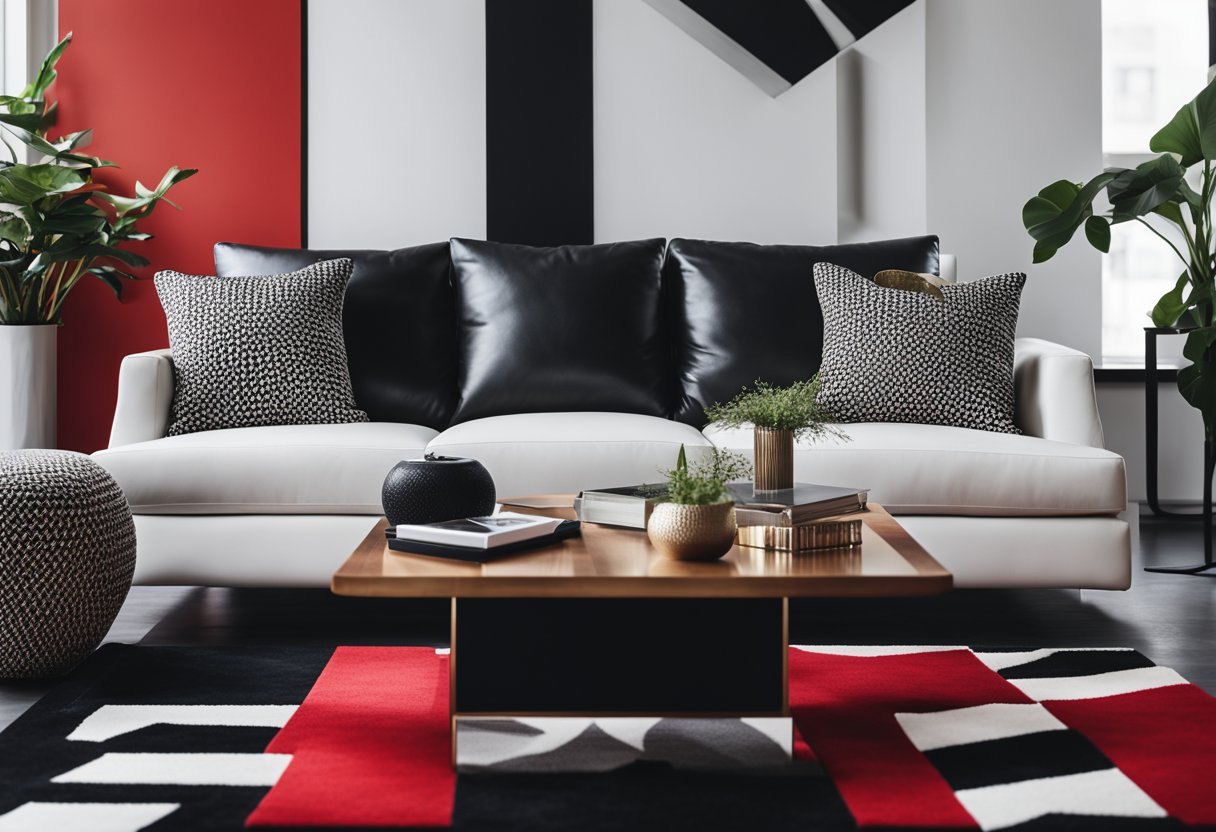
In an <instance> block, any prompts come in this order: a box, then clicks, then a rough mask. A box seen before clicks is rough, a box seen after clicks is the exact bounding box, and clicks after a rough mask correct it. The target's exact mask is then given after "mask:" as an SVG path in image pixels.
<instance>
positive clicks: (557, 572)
mask: <svg viewBox="0 0 1216 832" xmlns="http://www.w3.org/2000/svg"><path fill="white" fill-rule="evenodd" d="M500 502H502V503H503V504H505V505H507V506H509V507H510V509H511V510H512V511H520V512H528V513H533V514H544V515H549V516H553V517H565V518H572V517H574V509H573V508H572V503H573V497H572V496H571V495H542V496H538V497H524V498H514V499H513V498H504V499H502V500H500ZM859 516H860V518H861V520H862V522H863V527H862V543H861V545H860V546H855V547H852V548H848V549H823V550H818V551H813V552H799V553H796V554H795V553H789V552H776V551H772V550H766V549H756V548H752V547H748V546H735V547H733V548H732V549H731V550H730V551H729V552H728V553H727V554H726V556H725V557H724V558H722V560H718V561H711V562H708V563H704V562H701V563H694V562H688V561H674V560H669V559H668V558H665V557H663V556H662V555H660V554H659V553H658V552H657V551H655V549H653V548H652V547H651V545H650V541H649V540H648V539H647V537H646V532H644V531H641V530H639V529H622V528H616V527H612V526H600V525H595V524H592V523H584V524H583V528H582V535H581V536H580V537H574V538H570V539H568V540H564V541H562V542H561V543H556V544H553V545H551V546H546V547H544V548H541V549H536V550H534V551H531V552H521V553H518V554H514V555H508V556H506V557H503V558H500V559H498V560H493V561H491V562H489V563H468V562H465V561H456V560H447V559H444V558H437V557H429V556H426V555H414V554H407V553H404V552H395V551H393V550H391V549H389V548H388V545H387V544H386V543H385V538H384V529H385V527H386V526H387V525H388V521H387V520H384V519H381V520H380V522H379V523H377V524H376V526H375V528H373V529H372V530H371V531H370V532H368V535H367V537H366V538H364V540H363V542H362V543H360V544H359V547H358V548H357V549H355V551H354V552H353V553H352V554H351V556H350V557H349V558H347V559H346V562H345V563H344V564H342V566H341V568H339V569H338V571H337V572H335V573H334V576H333V580H332V581H331V584H330V586H331V589H332V590H333V592H335V593H336V594H338V595H355V596H369V597H380V598H780V597H795V598H798V597H802V598H806V597H865V596H908V595H933V594H936V593H941V592H946V591H948V590H949V589H950V588H951V587H952V585H953V577H952V576H951V574H950V573H949V572H948V571H946V569H945V568H944V567H943V566H942V565H941V564H940V563H938V562H937V561H936V560H934V559H933V557H932V556H931V555H930V554H929V553H928V552H926V551H925V550H924V549H923V548H922V547H921V545H920V544H919V543H917V542H916V541H915V540H913V539H912V538H911V536H910V535H909V534H908V533H907V532H906V531H905V530H904V528H903V527H902V526H900V525H899V523H898V522H896V520H895V519H894V518H893V517H892V516H891V515H890V514H888V513H887V512H886V511H885V510H884V509H883V508H882V507H881V506H879V505H876V504H874V503H871V504H870V508H869V510H868V511H866V512H864V513H862V514H861V515H859Z"/></svg>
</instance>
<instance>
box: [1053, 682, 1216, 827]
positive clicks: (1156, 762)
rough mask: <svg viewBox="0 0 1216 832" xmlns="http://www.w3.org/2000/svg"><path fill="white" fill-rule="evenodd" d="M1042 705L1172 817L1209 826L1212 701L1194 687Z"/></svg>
mask: <svg viewBox="0 0 1216 832" xmlns="http://www.w3.org/2000/svg"><path fill="white" fill-rule="evenodd" d="M1043 706H1044V707H1045V708H1047V709H1048V710H1049V711H1051V712H1052V713H1053V714H1055V716H1056V717H1057V718H1058V719H1059V720H1060V721H1061V722H1063V723H1064V724H1065V725H1067V726H1068V727H1069V728H1073V729H1074V730H1076V731H1079V732H1080V733H1081V734H1083V735H1084V736H1085V737H1086V738H1088V739H1089V741H1090V742H1092V743H1093V744H1094V745H1096V746H1097V747H1098V748H1099V749H1101V750H1102V753H1103V754H1105V755H1106V756H1107V757H1110V759H1111V761H1112V762H1113V763H1114V764H1115V765H1116V766H1118V767H1119V768H1120V769H1121V770H1122V771H1123V773H1124V774H1126V775H1127V776H1128V777H1130V778H1131V779H1132V780H1133V781H1134V782H1135V783H1136V785H1138V786H1139V787H1140V788H1142V789H1144V791H1145V792H1146V793H1147V794H1148V796H1149V797H1151V798H1152V799H1153V800H1155V801H1157V803H1158V804H1160V806H1161V808H1163V809H1165V810H1166V811H1167V812H1169V813H1170V814H1171V815H1173V816H1174V817H1177V818H1179V819H1180V820H1182V821H1183V822H1185V823H1188V824H1194V825H1197V826H1216V788H1213V786H1212V773H1213V772H1216V699H1213V698H1212V697H1211V696H1209V695H1208V694H1206V693H1204V692H1203V690H1201V689H1200V688H1197V687H1195V686H1194V685H1171V686H1170V687H1166V688H1157V689H1155V690H1145V691H1139V692H1137V693H1125V694H1122V695H1120V696H1105V697H1102V698H1100V699H1078V700H1073V701H1066V702H1063V701H1049V702H1044V703H1043Z"/></svg>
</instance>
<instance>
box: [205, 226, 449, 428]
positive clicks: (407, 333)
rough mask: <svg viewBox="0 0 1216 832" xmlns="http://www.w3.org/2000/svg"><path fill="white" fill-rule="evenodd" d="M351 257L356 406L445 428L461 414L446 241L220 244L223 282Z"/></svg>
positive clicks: (348, 325) (379, 417)
mask: <svg viewBox="0 0 1216 832" xmlns="http://www.w3.org/2000/svg"><path fill="white" fill-rule="evenodd" d="M337 257H349V258H350V259H351V260H353V261H354V264H355V270H354V273H353V274H352V275H351V279H350V283H349V284H348V285H347V288H346V302H345V305H344V307H343V312H342V323H343V331H344V334H345V336H346V353H347V359H348V361H349V362H350V375H351V382H352V384H353V386H354V389H355V402H356V403H357V404H358V405H359V407H360V408H362V409H363V410H365V411H367V415H368V417H369V418H370V419H371V420H372V421H374V422H406V423H409V424H415V425H426V426H428V427H432V428H436V429H438V430H442V429H443V428H445V427H447V426H448V424H449V423H450V422H451V419H452V413H453V411H454V410H455V409H456V392H457V387H456V376H457V371H456V309H455V305H454V303H453V300H452V286H451V280H450V277H449V272H450V268H451V261H450V260H449V257H448V244H447V243H432V244H430V245H423V246H415V247H413V248H402V249H397V250H395V251H366V250H332V251H323V250H311V249H289V248H263V247H260V246H245V245H237V244H235V243H217V244H216V246H215V273H216V274H217V275H219V276H220V277H236V276H240V275H259V274H283V273H285V272H290V271H295V270H296V269H300V268H303V267H304V266H307V265H309V264H310V263H316V262H318V261H321V260H331V259H334V258H337Z"/></svg>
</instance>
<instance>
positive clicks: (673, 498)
mask: <svg viewBox="0 0 1216 832" xmlns="http://www.w3.org/2000/svg"><path fill="white" fill-rule="evenodd" d="M665 473H666V475H667V499H666V502H669V503H679V504H680V505H685V506H708V505H713V504H714V503H722V502H725V501H727V500H728V499H730V494H729V492H728V491H727V490H726V484H727V483H728V482H731V481H732V480H741V479H746V478H748V477H750V476H751V474H752V466H751V463H749V462H748V461H747V457H745V456H743V455H742V454H736V453H731V452H730V451H724V450H721V449H720V448H714V449H713V450H712V451H711V452H710V453H709V455H708V456H706V457H704V458H702V459H701V460H699V461H698V462H696V463H694V464H693V465H691V466H690V465H689V464H688V457H687V455H686V454H685V453H684V446H683V445H681V446H680V455H679V456H678V457H676V467H675V468H673V469H671V470H670V471H666V472H665Z"/></svg>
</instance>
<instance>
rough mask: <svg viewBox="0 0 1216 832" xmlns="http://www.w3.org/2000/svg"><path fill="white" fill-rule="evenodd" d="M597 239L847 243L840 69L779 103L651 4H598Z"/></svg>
mask: <svg viewBox="0 0 1216 832" xmlns="http://www.w3.org/2000/svg"><path fill="white" fill-rule="evenodd" d="M594 22H595V36H594V37H595V41H594V43H595V47H594V48H595V70H594V79H595V80H594V85H595V86H594V96H595V236H596V239H597V240H601V241H608V240H624V239H634V238H638V237H653V236H664V235H665V236H667V237H701V238H708V239H719V240H751V241H754V242H760V243H779V242H780V243H797V242H808V243H809V242H815V243H831V242H835V240H836V119H835V110H836V75H835V66H834V65H833V64H831V63H829V64H827V65H826V66H823V67H821V68H820V69H818V70H816V72H814V73H813V74H812V75H811V76H809V77H807V78H805V79H803V80H802V81H801V82H799V83H798V84H797V85H796V86H794V87H793V88H792V89H790V90H789V91H787V92H785V93H783V94H782V95H780V96H778V97H777V98H772V97H770V96H769V95H768V93H766V92H765V91H764V90H762V89H761V88H760V87H758V86H757V85H756V84H754V83H753V82H752V81H750V80H748V79H747V78H746V77H744V76H743V75H742V74H741V73H740V72H739V71H738V70H736V69H734V68H733V67H731V66H730V65H728V64H727V63H726V62H725V61H724V60H722V59H721V58H719V57H718V56H716V55H715V54H713V53H712V52H710V51H709V49H707V48H706V47H705V46H703V45H702V44H700V43H699V42H697V41H696V40H695V39H694V38H693V37H692V36H690V35H689V34H687V33H686V32H684V31H683V30H682V29H680V28H679V27H678V26H676V25H675V24H674V23H672V22H671V21H670V20H668V19H667V18H666V17H664V16H663V15H661V14H660V13H659V12H657V11H655V10H654V9H653V8H651V7H650V6H649V5H647V4H646V3H645V2H644V1H643V0H598V2H596V3H595V6H594Z"/></svg>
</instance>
